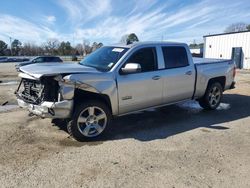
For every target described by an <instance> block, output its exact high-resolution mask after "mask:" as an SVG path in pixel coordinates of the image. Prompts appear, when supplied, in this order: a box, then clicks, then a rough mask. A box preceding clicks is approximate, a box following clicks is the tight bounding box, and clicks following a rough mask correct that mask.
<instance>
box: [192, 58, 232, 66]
mask: <svg viewBox="0 0 250 188" xmlns="http://www.w3.org/2000/svg"><path fill="white" fill-rule="evenodd" d="M230 61H231V60H230V59H212V58H199V57H194V58H193V62H194V64H196V65H203V64H212V63H225V62H230Z"/></svg>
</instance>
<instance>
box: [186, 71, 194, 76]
mask: <svg viewBox="0 0 250 188" xmlns="http://www.w3.org/2000/svg"><path fill="white" fill-rule="evenodd" d="M192 73H193V72H192V71H187V72H186V73H185V74H186V75H192Z"/></svg>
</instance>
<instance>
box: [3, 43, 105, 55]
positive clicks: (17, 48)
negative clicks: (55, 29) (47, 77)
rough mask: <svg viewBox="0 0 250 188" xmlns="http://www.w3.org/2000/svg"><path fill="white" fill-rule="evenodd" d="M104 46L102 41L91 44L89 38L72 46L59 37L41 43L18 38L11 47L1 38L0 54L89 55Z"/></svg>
mask: <svg viewBox="0 0 250 188" xmlns="http://www.w3.org/2000/svg"><path fill="white" fill-rule="evenodd" d="M102 46H103V44H102V43H97V42H94V43H92V44H90V42H88V41H87V40H84V41H83V42H82V43H78V44H77V45H76V46H72V45H71V43H70V42H69V41H66V42H65V41H62V42H60V41H59V40H58V39H49V40H47V42H45V43H43V44H41V45H36V44H33V43H24V44H22V42H21V41H19V40H18V39H14V40H13V42H12V43H11V46H10V48H9V47H8V44H6V43H5V42H4V41H2V40H0V56H18V55H24V56H36V55H61V56H63V55H87V54H89V53H91V52H93V51H95V50H96V49H98V48H100V47H102Z"/></svg>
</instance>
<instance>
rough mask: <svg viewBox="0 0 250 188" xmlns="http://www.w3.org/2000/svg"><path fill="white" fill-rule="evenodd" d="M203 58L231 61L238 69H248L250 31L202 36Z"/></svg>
mask: <svg viewBox="0 0 250 188" xmlns="http://www.w3.org/2000/svg"><path fill="white" fill-rule="evenodd" d="M203 56H204V57H205V58H217V59H233V60H234V61H235V64H236V65H237V67H238V68H243V69H250V31H241V32H235V33H222V34H215V35H206V36H204V55H203Z"/></svg>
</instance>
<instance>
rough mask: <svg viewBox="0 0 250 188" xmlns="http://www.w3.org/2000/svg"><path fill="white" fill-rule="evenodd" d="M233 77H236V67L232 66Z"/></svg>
mask: <svg viewBox="0 0 250 188" xmlns="http://www.w3.org/2000/svg"><path fill="white" fill-rule="evenodd" d="M235 75H236V66H234V70H233V77H235Z"/></svg>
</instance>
